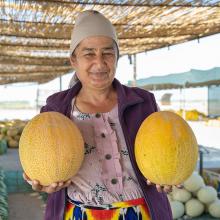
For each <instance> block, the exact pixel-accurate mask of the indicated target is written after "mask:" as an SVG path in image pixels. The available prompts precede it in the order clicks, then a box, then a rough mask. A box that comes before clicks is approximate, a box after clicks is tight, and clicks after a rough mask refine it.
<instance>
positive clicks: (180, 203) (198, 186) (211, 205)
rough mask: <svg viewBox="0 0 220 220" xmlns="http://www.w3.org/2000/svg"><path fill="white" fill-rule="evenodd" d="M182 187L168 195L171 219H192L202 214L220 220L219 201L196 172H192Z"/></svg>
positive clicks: (214, 190)
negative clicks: (207, 214)
mask: <svg viewBox="0 0 220 220" xmlns="http://www.w3.org/2000/svg"><path fill="white" fill-rule="evenodd" d="M183 186H184V187H183V189H178V188H174V189H173V191H172V192H171V193H169V194H168V199H169V202H170V205H171V209H172V214H173V219H178V218H181V217H183V216H184V217H185V218H187V217H188V218H193V217H198V216H201V215H203V214H204V213H209V214H210V215H211V216H212V217H214V218H217V219H220V200H219V199H218V197H217V191H216V189H215V188H214V187H212V186H208V185H205V183H204V180H203V178H202V177H201V176H200V175H199V174H198V173H197V172H193V174H192V175H191V176H190V177H189V178H188V179H187V180H186V181H185V182H184V183H183Z"/></svg>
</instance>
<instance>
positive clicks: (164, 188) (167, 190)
mask: <svg viewBox="0 0 220 220" xmlns="http://www.w3.org/2000/svg"><path fill="white" fill-rule="evenodd" d="M152 184H153V183H151V181H150V180H147V185H152ZM175 187H177V188H179V189H181V188H183V186H182V185H175ZM156 188H157V191H158V192H165V193H170V192H172V189H173V186H169V185H164V186H162V185H158V184H156Z"/></svg>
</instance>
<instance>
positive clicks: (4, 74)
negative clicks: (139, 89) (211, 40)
mask: <svg viewBox="0 0 220 220" xmlns="http://www.w3.org/2000/svg"><path fill="white" fill-rule="evenodd" d="M88 9H94V10H97V11H100V12H101V13H103V14H104V15H105V16H106V17H108V18H109V19H110V20H111V21H112V23H113V24H114V25H115V27H116V29H117V33H118V37H119V42H120V54H121V55H124V54H134V53H139V52H143V51H149V50H154V49H157V48H162V47H167V46H170V45H174V44H178V43H182V42H186V41H189V40H193V39H199V38H201V37H204V36H208V35H213V34H216V33H219V32H220V1H219V0H204V1H203V0H149V1H146V0H133V1H132V0H130V1H129V0H124V1H119V0H80V1H77V0H48V1H43V0H35V1H30V0H29V1H25V0H1V1H0V84H7V83H13V82H28V81H29V82H38V83H44V82H47V81H50V80H52V79H54V78H56V77H57V76H60V75H63V74H66V73H68V72H70V71H71V70H72V69H71V67H70V64H69V60H68V56H69V55H68V49H69V44H70V35H71V31H72V29H73V28H74V21H75V18H76V15H77V13H78V12H80V11H83V10H88Z"/></svg>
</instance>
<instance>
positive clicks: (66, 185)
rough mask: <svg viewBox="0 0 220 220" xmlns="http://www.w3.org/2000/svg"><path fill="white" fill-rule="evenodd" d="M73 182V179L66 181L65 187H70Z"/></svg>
mask: <svg viewBox="0 0 220 220" xmlns="http://www.w3.org/2000/svg"><path fill="white" fill-rule="evenodd" d="M70 184H71V180H68V181H66V182H65V184H64V185H63V187H68V186H69V185H70Z"/></svg>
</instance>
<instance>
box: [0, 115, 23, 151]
mask: <svg viewBox="0 0 220 220" xmlns="http://www.w3.org/2000/svg"><path fill="white" fill-rule="evenodd" d="M26 124H27V121H22V120H20V119H14V120H7V121H0V140H5V141H6V142H7V146H8V147H9V148H18V145H19V140H20V136H21V133H22V131H23V129H24V127H25V125H26Z"/></svg>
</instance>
